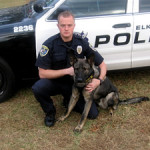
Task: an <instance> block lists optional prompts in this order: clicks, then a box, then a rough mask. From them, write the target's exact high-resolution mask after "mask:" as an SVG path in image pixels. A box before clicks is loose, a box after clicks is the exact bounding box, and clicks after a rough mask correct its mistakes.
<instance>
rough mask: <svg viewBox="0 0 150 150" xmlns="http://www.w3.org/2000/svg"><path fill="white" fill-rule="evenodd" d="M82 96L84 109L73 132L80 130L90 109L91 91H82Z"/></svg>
mask: <svg viewBox="0 0 150 150" xmlns="http://www.w3.org/2000/svg"><path fill="white" fill-rule="evenodd" d="M83 96H84V100H85V106H84V111H83V113H82V116H81V119H80V122H79V123H78V125H77V127H76V128H75V129H74V131H75V132H81V131H82V128H83V126H84V124H85V121H86V119H87V116H88V113H89V111H90V108H91V105H92V101H93V98H92V93H91V94H90V93H87V92H85V91H84V92H83Z"/></svg>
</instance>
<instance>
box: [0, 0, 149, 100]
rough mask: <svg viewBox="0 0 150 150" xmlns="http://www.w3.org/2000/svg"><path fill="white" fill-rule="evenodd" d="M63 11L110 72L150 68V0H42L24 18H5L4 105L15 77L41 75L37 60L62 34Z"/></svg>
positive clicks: (0, 70)
mask: <svg viewBox="0 0 150 150" xmlns="http://www.w3.org/2000/svg"><path fill="white" fill-rule="evenodd" d="M63 10H69V11H71V12H72V13H73V14H74V16H75V19H76V21H75V23H76V27H75V32H79V33H84V34H82V36H84V37H85V36H87V38H88V39H89V43H90V44H91V45H93V47H94V48H95V49H96V50H97V51H98V52H99V53H100V54H101V55H102V56H103V57H104V59H105V63H106V64H107V68H108V70H120V69H132V68H139V67H149V66H150V20H149V18H150V0H37V1H36V2H35V3H31V4H30V5H28V7H27V6H24V7H21V12H19V13H18V15H19V16H18V15H13V13H11V14H12V15H13V17H12V18H11V16H9V15H2V16H0V17H1V18H3V19H1V20H2V21H0V35H1V36H0V47H1V51H0V102H2V101H4V100H6V99H7V98H8V97H10V96H11V95H12V91H13V89H14V86H15V80H16V79H18V78H21V79H23V78H25V79H29V78H35V77H37V76H38V73H37V72H38V71H37V68H35V66H34V64H35V61H36V57H37V55H38V53H39V51H40V49H41V46H42V43H43V42H44V41H45V40H46V39H47V38H48V37H50V36H52V35H54V34H56V33H58V32H59V30H58V28H57V16H58V14H59V13H60V12H61V11H63ZM15 13H16V11H15ZM0 14H1V13H0ZM21 14H22V16H21ZM17 18H19V19H18V20H16V19H17ZM84 37H83V38H84Z"/></svg>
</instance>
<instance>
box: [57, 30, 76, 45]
mask: <svg viewBox="0 0 150 150" xmlns="http://www.w3.org/2000/svg"><path fill="white" fill-rule="evenodd" d="M58 45H64V46H66V47H67V45H65V44H64V41H63V40H62V38H61V36H60V33H59V34H58ZM74 45H77V40H76V38H75V35H74V34H73V37H72V46H71V47H73V46H74Z"/></svg>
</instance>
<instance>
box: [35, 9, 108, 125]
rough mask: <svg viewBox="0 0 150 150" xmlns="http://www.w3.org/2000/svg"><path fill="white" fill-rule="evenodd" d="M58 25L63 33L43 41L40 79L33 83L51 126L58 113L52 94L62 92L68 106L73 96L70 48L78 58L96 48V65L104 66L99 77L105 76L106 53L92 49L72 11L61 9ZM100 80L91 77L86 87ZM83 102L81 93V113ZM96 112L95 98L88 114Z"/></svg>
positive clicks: (45, 120) (92, 115) (90, 116)
mask: <svg viewBox="0 0 150 150" xmlns="http://www.w3.org/2000/svg"><path fill="white" fill-rule="evenodd" d="M57 26H58V28H59V31H60V33H58V34H56V35H54V36H52V37H50V38H49V39H47V40H46V41H45V42H44V43H43V45H42V48H41V50H40V53H39V56H38V59H37V61H36V66H37V67H38V68H39V77H40V80H38V81H37V82H36V83H35V84H34V85H33V86H32V90H33V93H34V96H35V98H36V99H37V101H38V102H39V103H40V105H41V107H42V109H43V111H44V112H45V119H44V122H45V125H46V126H48V127H50V126H53V125H54V123H55V114H56V109H55V106H54V104H53V101H52V99H51V97H50V96H54V95H57V94H62V95H63V97H64V105H66V106H67V104H68V103H69V100H70V96H71V92H72V85H73V78H72V76H73V75H74V69H73V67H72V66H70V63H69V57H68V50H70V49H71V50H73V51H74V53H75V55H76V56H77V57H78V58H84V57H85V56H89V55H90V54H91V53H93V52H94V53H95V65H97V66H99V67H100V69H101V75H100V77H99V78H100V79H101V80H103V79H104V77H105V75H106V65H105V63H104V61H103V57H102V56H101V55H100V54H99V53H98V52H97V51H93V49H92V48H91V46H90V45H89V43H88V41H87V40H85V39H84V38H83V37H82V36H81V35H77V34H74V33H73V30H74V27H75V20H74V16H73V14H72V13H70V12H69V11H64V12H62V13H60V14H59V16H58V25H57ZM101 80H98V79H92V82H91V83H89V84H88V85H87V86H86V90H88V91H89V92H91V91H93V90H94V89H95V88H96V87H97V86H98V85H99V84H100V81H101ZM84 104H85V102H84V99H83V97H82V96H81V97H80V99H79V101H78V102H77V104H76V106H75V110H76V111H78V112H80V113H82V111H83V109H84ZM97 116H98V110H97V107H96V104H95V103H94V102H93V103H92V106H91V109H90V112H89V114H88V118H91V119H94V118H96V117H97Z"/></svg>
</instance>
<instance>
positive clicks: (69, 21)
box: [58, 16, 75, 42]
mask: <svg viewBox="0 0 150 150" xmlns="http://www.w3.org/2000/svg"><path fill="white" fill-rule="evenodd" d="M74 27H75V23H74V19H73V17H72V16H69V17H65V18H64V17H63V16H61V17H60V18H59V22H58V28H59V31H60V34H61V37H62V39H63V40H64V42H67V41H71V40H72V35H73V30H74Z"/></svg>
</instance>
